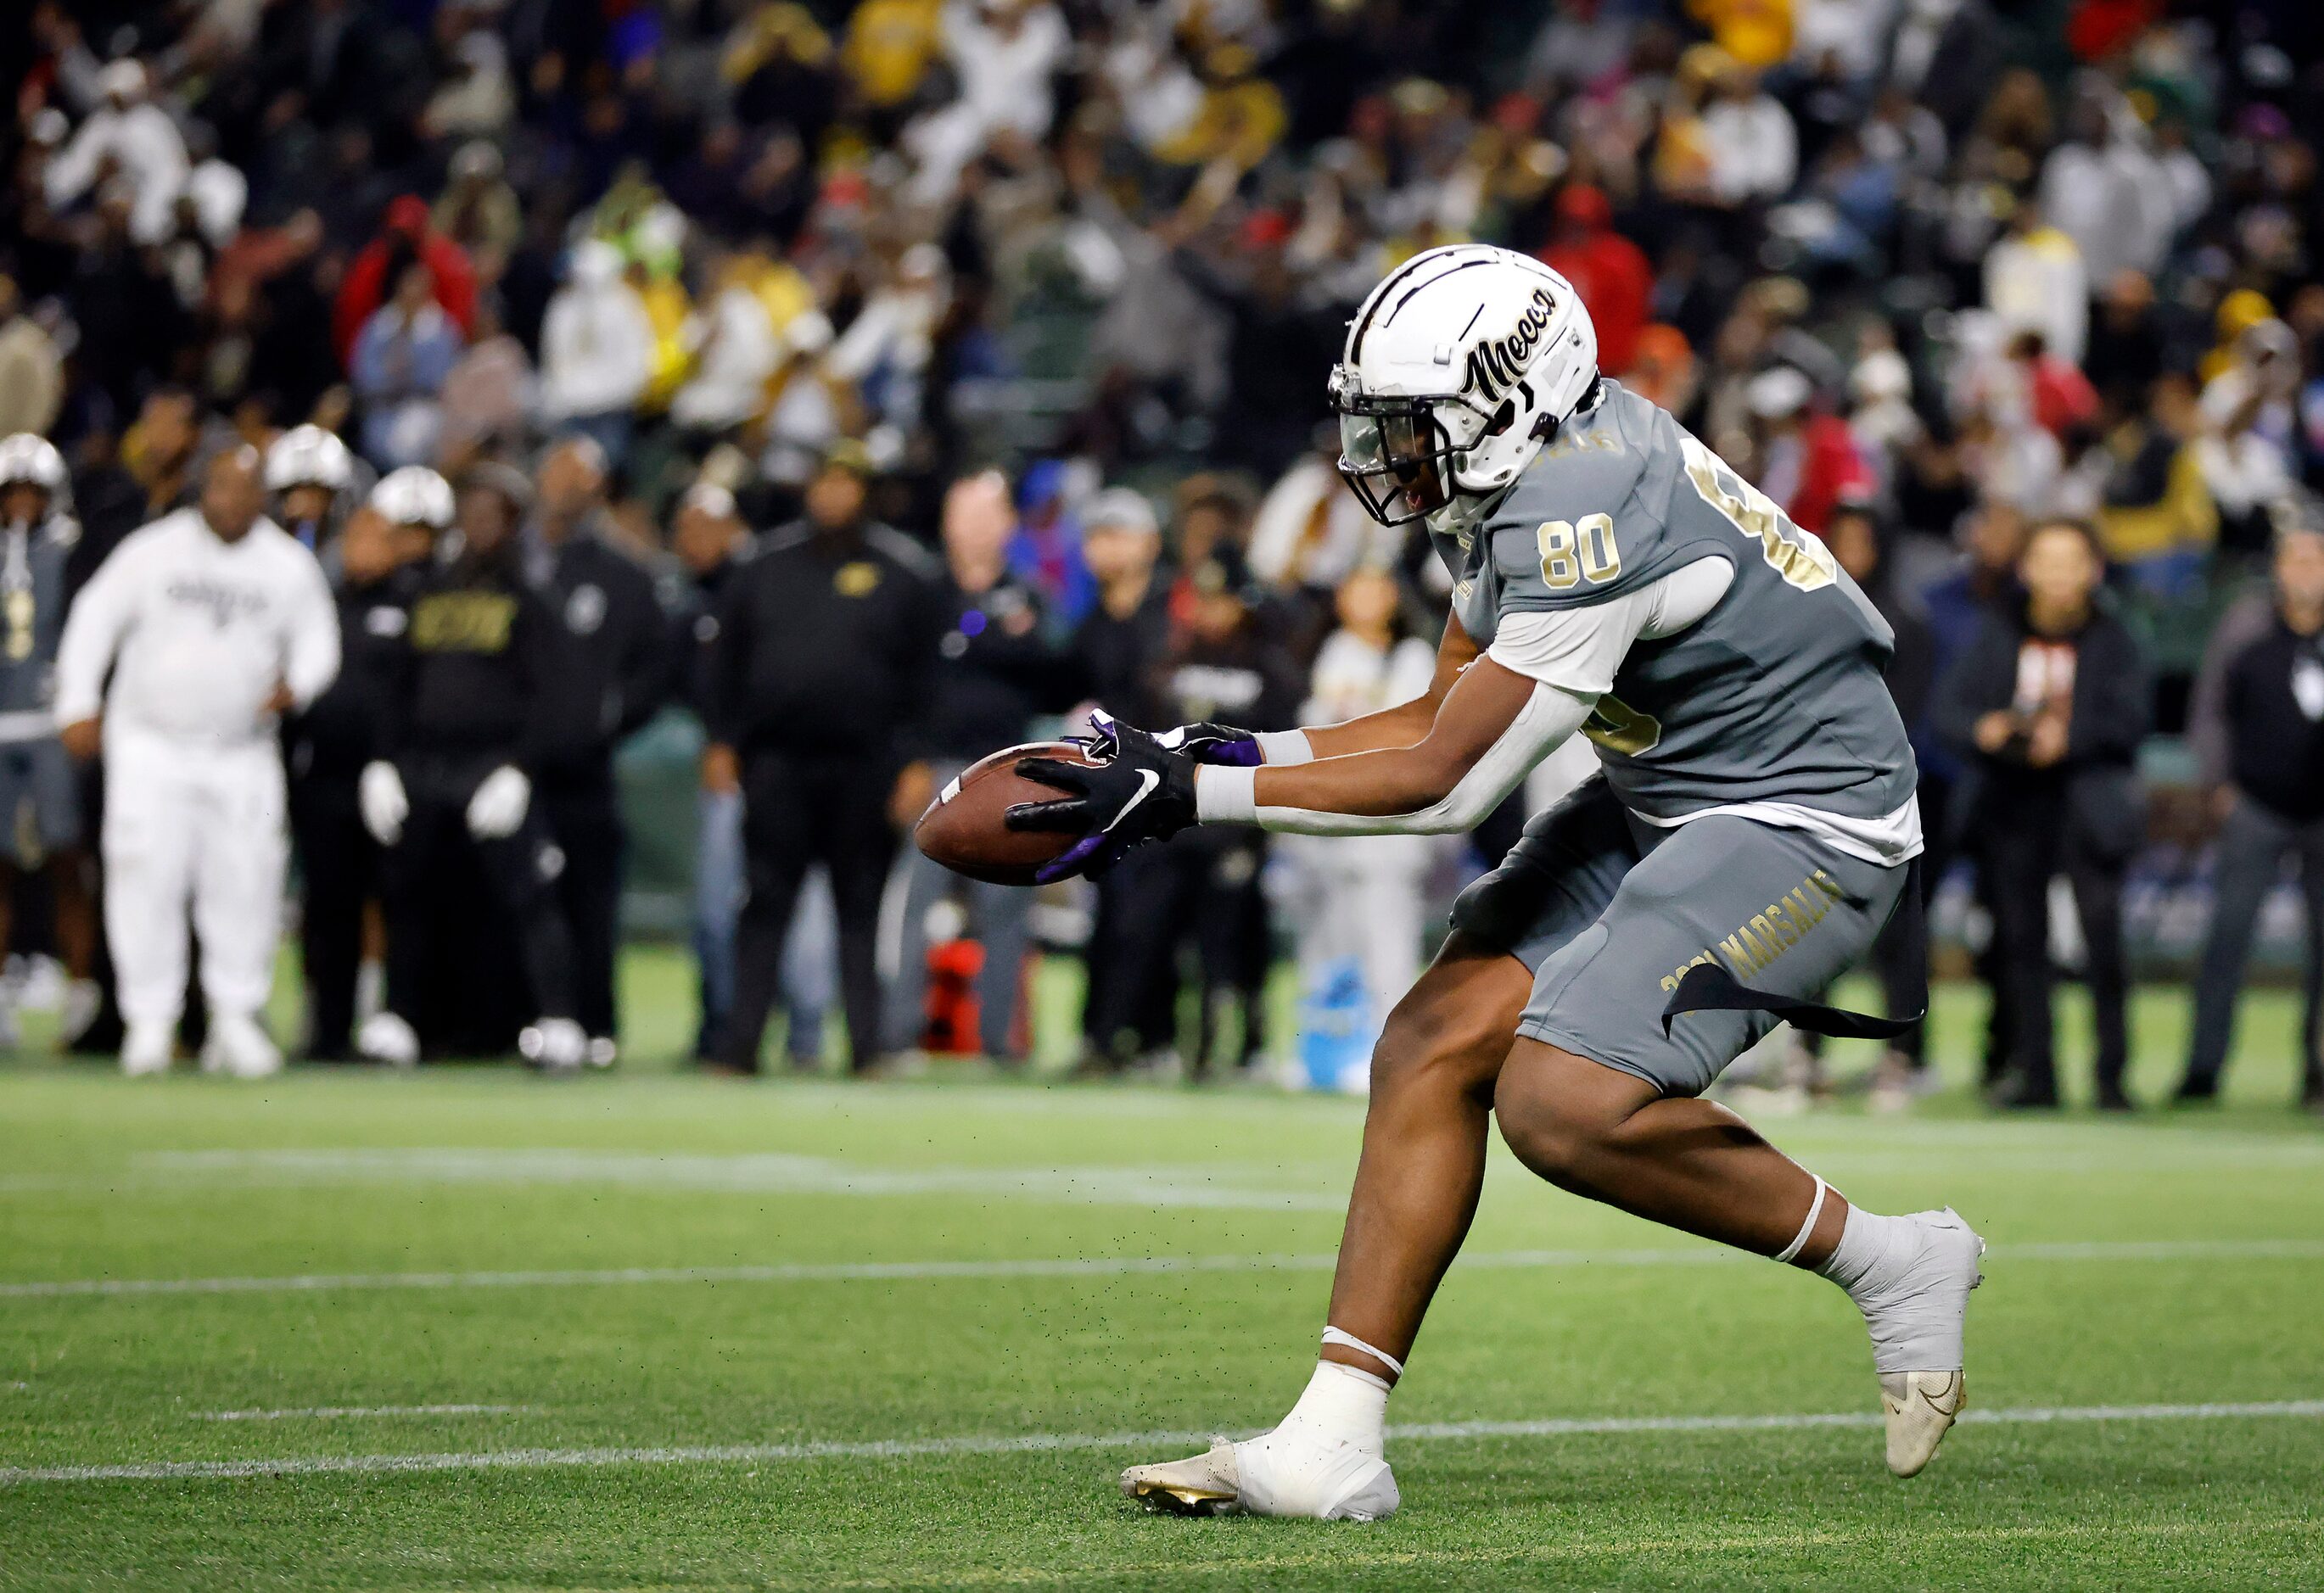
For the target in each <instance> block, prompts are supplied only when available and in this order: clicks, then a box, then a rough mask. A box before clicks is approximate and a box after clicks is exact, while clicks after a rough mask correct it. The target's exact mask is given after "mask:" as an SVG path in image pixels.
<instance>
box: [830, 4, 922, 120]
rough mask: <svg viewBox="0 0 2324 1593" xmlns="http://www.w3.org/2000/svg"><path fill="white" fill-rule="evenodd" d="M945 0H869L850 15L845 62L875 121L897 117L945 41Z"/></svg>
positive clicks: (842, 50)
mask: <svg viewBox="0 0 2324 1593" xmlns="http://www.w3.org/2000/svg"><path fill="white" fill-rule="evenodd" d="M943 16H944V5H943V0H863V3H862V5H858V6H857V7H856V8H855V11H854V14H853V15H851V16H850V17H849V18H848V19H847V39H846V41H845V42H844V43H843V44H842V45H841V46H840V51H839V64H840V67H841V69H843V70H844V72H845V73H846V74H847V81H848V84H849V86H850V87H852V88H853V90H854V91H855V97H856V98H857V100H858V101H859V102H860V103H861V104H862V106H863V107H864V109H866V110H867V111H869V112H871V115H872V118H873V120H874V121H875V122H876V121H879V120H881V119H883V118H885V119H891V120H892V119H894V118H895V117H897V116H898V115H899V114H900V113H901V112H902V111H903V110H904V109H905V108H906V107H907V106H908V105H909V104H910V103H911V101H912V99H913V98H914V97H916V96H917V95H918V93H919V92H920V86H921V85H922V84H923V83H925V82H927V76H928V64H929V63H930V62H931V61H933V60H936V52H937V51H939V50H940V49H942V48H943V45H944V26H943Z"/></svg>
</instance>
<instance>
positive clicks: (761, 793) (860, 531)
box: [703, 442, 948, 1073]
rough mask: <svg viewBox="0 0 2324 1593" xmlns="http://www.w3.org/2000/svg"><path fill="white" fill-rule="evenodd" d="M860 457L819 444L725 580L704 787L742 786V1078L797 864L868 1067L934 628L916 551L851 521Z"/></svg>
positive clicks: (874, 1047)
mask: <svg viewBox="0 0 2324 1593" xmlns="http://www.w3.org/2000/svg"><path fill="white" fill-rule="evenodd" d="M870 474H871V467H870V460H869V458H868V456H866V455H865V454H864V452H863V449H862V445H861V444H858V443H853V442H843V443H840V444H838V445H835V447H833V449H832V450H831V452H830V453H829V454H828V455H827V456H825V460H824V463H823V465H822V467H821V468H820V469H819V470H818V471H817V472H816V476H815V479H814V480H813V481H812V482H811V483H808V486H807V517H806V519H804V520H799V521H797V522H795V523H793V524H791V525H788V526H785V527H783V528H782V529H779V530H776V531H773V532H771V533H770V534H769V535H768V536H767V537H765V538H764V539H761V543H760V545H759V548H758V549H757V551H756V552H755V553H754V554H753V555H752V557H751V558H750V559H749V561H748V562H746V563H744V564H743V565H742V566H740V567H739V568H738V569H737V570H736V571H735V572H734V576H733V579H732V580H731V581H730V582H729V583H728V585H727V587H726V590H725V593H724V602H723V603H722V605H721V609H720V612H719V615H718V632H717V638H716V640H715V642H714V643H713V662H712V670H711V673H712V676H713V680H712V686H711V701H710V704H709V709H710V714H711V723H710V727H709V729H710V736H711V744H710V746H709V747H708V748H707V749H706V750H705V752H704V755H703V783H704V785H705V787H707V788H709V789H710V790H712V791H718V790H733V789H738V788H739V789H740V790H741V791H742V800H743V829H742V843H743V851H744V854H745V858H746V868H747V871H748V874H749V878H750V894H749V896H748V898H746V900H745V901H744V904H743V907H742V926H741V929H740V932H739V934H738V935H737V937H736V944H735V956H734V962H735V971H734V1013H733V1021H732V1023H731V1024H730V1025H729V1026H728V1029H727V1034H726V1051H725V1056H724V1063H725V1064H726V1065H727V1066H729V1067H732V1068H734V1069H738V1070H741V1071H743V1072H750V1073H755V1072H757V1071H758V1066H759V1046H760V1042H761V1039H762V1038H763V1036H764V1032H765V1029H766V1026H767V1014H768V1012H769V1011H770V1008H772V1007H773V1005H774V999H775V994H776V990H777V987H778V985H779V980H780V975H781V965H782V955H783V941H784V939H785V937H786V936H787V935H788V933H789V929H790V921H791V910H792V908H793V907H794V906H795V905H796V904H797V902H798V889H799V882H800V880H801V879H803V878H804V877H805V876H806V873H807V868H808V867H809V865H810V864H813V863H816V862H821V863H822V864H824V865H825V868H826V869H827V870H829V871H830V874H831V891H832V899H833V905H834V907H835V908H836V910H837V915H838V918H839V983H840V1000H841V1004H842V1005H843V1006H844V1008H845V1009H846V1012H847V1031H848V1037H849V1046H850V1050H851V1052H852V1054H853V1061H854V1065H855V1067H856V1068H857V1069H858V1070H859V1071H861V1070H862V1069H864V1068H867V1067H869V1066H871V1064H873V1063H874V1062H875V1061H877V1060H878V1058H879V1055H880V1045H881V1041H880V1018H881V1012H880V971H879V960H878V959H879V949H878V940H879V925H880V898H881V892H882V891H883V890H884V889H885V888H886V886H887V881H888V868H889V865H890V863H891V862H892V861H894V859H895V854H896V826H897V825H898V824H903V823H908V822H909V820H910V818H911V816H913V815H910V814H905V813H901V812H900V811H899V810H900V809H901V808H902V807H905V806H909V805H910V801H911V798H912V796H914V795H915V794H917V793H920V792H923V791H925V790H926V788H927V783H928V782H927V769H926V768H925V766H923V765H920V764H918V763H916V762H914V761H913V759H912V750H913V749H915V748H916V747H918V745H919V744H920V741H921V740H922V737H921V735H920V733H919V722H920V721H921V719H922V718H923V716H924V715H925V714H926V712H927V704H928V701H929V697H930V690H929V687H930V677H931V676H932V675H933V673H934V671H935V669H936V662H937V642H938V640H939V639H940V638H941V637H942V636H943V634H944V633H945V630H946V629H947V620H948V616H947V615H946V614H945V612H944V606H943V603H942V601H941V597H940V586H939V581H940V571H939V569H938V566H937V565H936V560H935V559H934V558H933V557H931V556H930V555H929V554H928V552H927V550H926V549H925V548H922V547H920V545H919V544H918V543H917V542H914V541H913V540H911V539H909V538H908V537H905V536H903V535H901V534H900V533H899V532H897V531H895V530H892V529H890V528H888V527H886V526H883V525H880V524H878V523H876V522H874V521H872V520H871V519H869V517H868V515H867V513H866V505H865V500H866V496H867V493H868V489H869V486H870Z"/></svg>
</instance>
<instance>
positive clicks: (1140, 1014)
mask: <svg viewBox="0 0 2324 1593" xmlns="http://www.w3.org/2000/svg"><path fill="white" fill-rule="evenodd" d="M1083 548H1084V552H1085V553H1086V554H1087V556H1088V558H1089V566H1090V574H1091V576H1093V578H1094V579H1095V581H1096V583H1097V594H1098V595H1097V603H1096V604H1095V606H1093V608H1092V609H1091V611H1090V613H1089V617H1088V618H1087V619H1085V620H1084V621H1083V622H1082V623H1081V627H1080V629H1079V630H1078V631H1075V632H1074V642H1073V665H1074V668H1073V673H1074V677H1075V679H1076V680H1077V681H1078V682H1079V683H1080V687H1081V689H1082V691H1083V692H1084V693H1085V694H1086V695H1088V697H1089V699H1090V702H1091V703H1092V704H1093V705H1094V706H1097V707H1101V708H1103V709H1104V710H1105V711H1106V712H1107V713H1109V714H1112V715H1113V716H1114V718H1115V719H1117V720H1119V721H1120V722H1121V723H1124V724H1134V725H1137V726H1138V727H1139V728H1140V729H1141V730H1150V729H1154V728H1157V727H1163V728H1167V725H1168V724H1169V723H1176V722H1175V721H1171V720H1169V719H1168V709H1167V705H1166V704H1165V703H1164V702H1163V701H1162V699H1161V696H1160V694H1159V692H1158V691H1157V683H1158V681H1159V678H1160V675H1161V664H1162V660H1163V658H1164V656H1165V655H1166V654H1167V652H1168V650H1169V648H1170V643H1171V625H1170V582H1169V581H1168V579H1167V577H1165V576H1163V575H1161V574H1160V573H1159V572H1157V569H1156V565H1157V562H1158V560H1159V559H1160V557H1161V555H1162V533H1161V528H1160V527H1159V526H1158V525H1157V523H1156V522H1155V518H1154V510H1153V506H1152V505H1150V504H1149V503H1148V502H1146V500H1145V499H1144V498H1142V497H1140V496H1139V494H1138V493H1135V492H1133V491H1131V490H1130V488H1128V487H1115V488H1113V489H1111V491H1109V492H1105V493H1100V494H1099V495H1098V497H1097V499H1096V501H1095V502H1093V503H1091V505H1090V507H1089V515H1088V529H1087V532H1086V535H1085V536H1084V540H1083ZM1162 851H1163V849H1162V848H1159V847H1152V846H1148V847H1140V848H1137V849H1135V850H1133V851H1131V852H1130V853H1129V854H1128V855H1126V856H1125V857H1123V858H1122V860H1121V861H1120V862H1118V863H1116V864H1115V865H1114V866H1113V867H1112V868H1111V869H1110V870H1107V871H1106V872H1105V873H1104V874H1102V875H1101V876H1099V878H1098V879H1097V881H1096V886H1097V911H1096V914H1095V916H1093V919H1092V921H1091V925H1090V935H1089V943H1088V945H1087V948H1086V952H1085V955H1086V958H1087V962H1088V967H1089V990H1088V994H1087V995H1086V997H1085V998H1084V1003H1083V1007H1082V1036H1083V1054H1082V1062H1081V1064H1080V1071H1081V1072H1082V1073H1084V1074H1103V1073H1113V1072H1116V1071H1118V1070H1119V1069H1120V1066H1121V1065H1122V1064H1123V1063H1124V1062H1125V1061H1127V1060H1128V1059H1129V1058H1130V1057H1131V1056H1134V1055H1139V1054H1153V1053H1157V1052H1159V1051H1160V1050H1162V1049H1163V1048H1164V1047H1165V1046H1167V1045H1168V1044H1169V1043H1170V1038H1171V1036H1172V1034H1173V1032H1174V1031H1175V1030H1176V1027H1177V1024H1176V1014H1175V1013H1173V1012H1172V1011H1170V1010H1169V1007H1168V1002H1167V1000H1165V999H1157V981H1154V980H1152V979H1150V978H1148V977H1147V976H1146V971H1145V970H1144V969H1142V968H1140V967H1139V965H1138V964H1137V963H1136V962H1135V961H1133V959H1134V957H1135V955H1136V953H1137V946H1138V944H1139V931H1138V926H1137V924H1136V916H1137V914H1138V912H1139V904H1140V903H1141V902H1144V901H1147V900H1150V899H1151V898H1152V894H1153V893H1152V890H1151V888H1150V885H1149V883H1148V881H1149V879H1150V877H1151V876H1152V875H1153V874H1154V872H1155V871H1156V870H1157V868H1159V867H1160V858H1161V853H1162Z"/></svg>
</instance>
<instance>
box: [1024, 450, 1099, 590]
mask: <svg viewBox="0 0 2324 1593" xmlns="http://www.w3.org/2000/svg"><path fill="white" fill-rule="evenodd" d="M1066 477H1067V472H1066V470H1065V466H1064V465H1061V464H1059V463H1058V462H1057V461H1056V460H1054V459H1037V460H1035V461H1034V462H1033V463H1032V464H1031V465H1028V466H1026V469H1025V476H1024V479H1023V480H1022V481H1020V482H1019V483H1018V513H1017V514H1016V515H1014V516H1012V517H1011V519H1012V520H1013V521H1014V523H1013V524H1012V526H1011V527H1010V530H1009V539H1008V545H1007V548H1006V550H1005V552H1006V557H1007V559H1008V566H1009V573H1010V576H1014V577H1015V578H1016V579H1018V580H1019V581H1021V582H1023V583H1025V585H1027V586H1028V587H1029V588H1031V590H1032V591H1033V592H1034V593H1035V594H1037V596H1039V597H1040V599H1041V601H1042V602H1043V603H1045V604H1046V605H1047V607H1048V609H1049V611H1050V613H1051V614H1052V616H1053V617H1054V618H1056V620H1058V621H1061V622H1064V623H1065V624H1067V625H1072V624H1074V623H1076V622H1079V621H1080V620H1081V618H1082V616H1083V615H1084V614H1086V613H1088V612H1089V611H1090V605H1091V604H1092V603H1094V602H1095V601H1096V599H1097V586H1096V583H1095V582H1093V580H1092V579H1091V578H1090V570H1089V565H1088V563H1087V562H1086V560H1085V559H1084V556H1083V552H1082V526H1081V520H1080V518H1079V517H1078V516H1076V515H1075V514H1074V511H1073V509H1072V506H1071V505H1070V504H1069V503H1068V502H1067V501H1066V494H1067V480H1066Z"/></svg>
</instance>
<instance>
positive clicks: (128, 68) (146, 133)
mask: <svg viewBox="0 0 2324 1593" xmlns="http://www.w3.org/2000/svg"><path fill="white" fill-rule="evenodd" d="M97 90H98V92H99V93H101V94H102V95H103V96H104V101H103V103H102V104H100V105H99V106H97V109H95V110H93V111H91V112H90V113H89V114H88V118H87V119H86V120H84V121H83V122H82V123H81V124H80V125H79V126H78V127H77V128H75V129H74V130H73V136H72V142H71V143H68V144H67V145H65V147H64V148H63V149H62V150H60V151H59V152H58V153H57V155H56V157H55V159H53V160H51V161H50V162H49V165H48V170H47V171H46V172H45V173H44V174H43V180H44V181H45V183H46V187H47V198H48V202H49V203H50V204H51V205H53V206H55V207H57V208H58V209H60V210H62V209H65V208H68V207H70V206H71V205H72V204H74V203H75V202H76V201H77V200H78V199H79V198H81V197H82V196H83V195H85V194H88V193H90V192H93V191H95V190H97V189H98V188H99V187H100V186H101V185H102V184H103V183H104V182H105V181H106V180H107V177H108V174H112V175H113V176H115V177H116V178H117V180H119V181H120V182H122V183H123V184H124V193H125V195H126V197H127V202H128V207H129V232H130V235H131V236H132V237H134V239H136V241H137V242H138V243H140V244H159V243H161V242H162V241H163V240H164V239H166V238H167V237H168V236H169V235H170V233H171V228H172V227H173V226H175V221H176V213H177V206H178V196H179V195H180V193H181V192H183V191H184V189H185V186H186V176H187V173H188V172H189V171H190V170H192V163H191V162H190V161H189V160H188V159H187V157H186V140H185V136H184V135H183V134H180V132H179V131H178V124H176V123H175V122H172V121H171V119H170V113H169V112H167V111H165V110H163V109H162V108H161V106H158V105H155V104H154V103H153V101H152V97H151V85H150V81H149V79H148V78H147V77H146V73H145V68H144V66H143V64H142V63H140V62H139V61H137V60H133V59H128V58H124V59H123V60H116V61H114V62H111V63H110V64H108V65H107V66H106V68H105V69H104V70H103V71H101V72H99V73H98V74H97Z"/></svg>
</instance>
